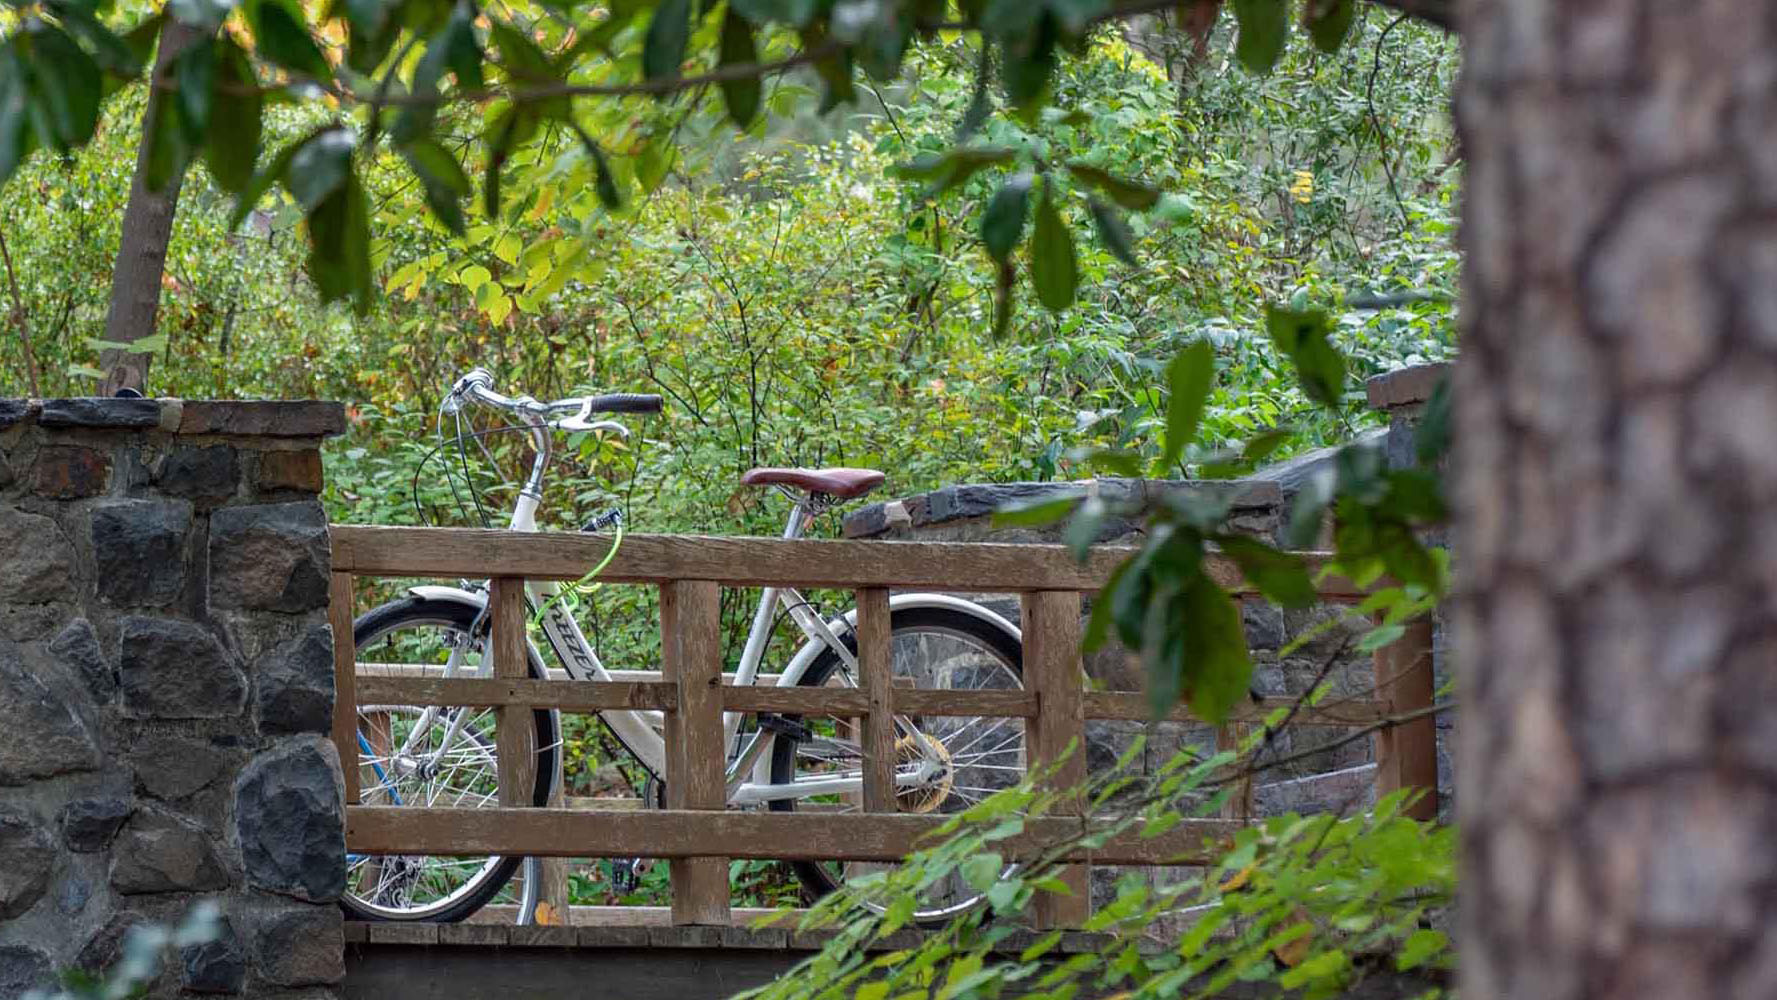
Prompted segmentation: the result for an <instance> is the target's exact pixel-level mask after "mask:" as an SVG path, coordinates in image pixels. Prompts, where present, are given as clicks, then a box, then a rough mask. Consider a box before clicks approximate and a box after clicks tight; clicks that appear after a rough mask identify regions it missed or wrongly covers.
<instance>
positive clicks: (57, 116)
mask: <svg viewBox="0 0 1777 1000" xmlns="http://www.w3.org/2000/svg"><path fill="white" fill-rule="evenodd" d="M18 37H19V38H20V39H22V40H23V42H24V43H25V44H26V45H27V46H28V51H29V52H30V60H31V72H30V80H31V83H32V88H31V90H32V92H33V95H34V97H35V98H36V101H35V103H37V104H38V106H39V108H40V109H41V110H42V111H43V112H45V113H46V115H45V117H46V118H47V120H48V124H49V128H50V133H49V135H48V138H49V140H50V143H51V145H53V146H55V147H56V148H57V149H63V150H65V149H72V148H74V147H76V146H83V145H85V144H86V143H87V142H88V141H89V140H91V139H92V137H93V130H94V129H95V128H97V126H98V123H99V99H100V97H102V96H103V92H104V80H103V79H102V76H103V74H102V72H101V71H100V69H99V64H98V63H96V62H94V61H93V58H92V57H91V56H89V55H87V54H86V52H85V51H84V50H82V49H81V48H80V46H78V45H75V44H74V40H73V39H71V38H69V37H68V36H67V35H65V34H63V33H62V32H61V31H59V30H57V29H55V28H52V27H50V26H49V25H47V24H44V23H43V22H41V21H39V22H35V24H32V25H28V26H27V27H26V28H25V30H24V31H23V32H21V34H20V35H19V36H18Z"/></svg>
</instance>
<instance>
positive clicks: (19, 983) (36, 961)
mask: <svg viewBox="0 0 1777 1000" xmlns="http://www.w3.org/2000/svg"><path fill="white" fill-rule="evenodd" d="M54 978H55V968H54V966H52V965H51V963H50V958H49V955H48V953H46V952H44V951H42V950H40V949H37V948H32V947H30V946H29V945H22V944H9V945H0V996H7V997H17V996H23V995H24V994H25V993H26V991H28V990H33V989H37V988H39V987H48V986H51V985H53V983H54Z"/></svg>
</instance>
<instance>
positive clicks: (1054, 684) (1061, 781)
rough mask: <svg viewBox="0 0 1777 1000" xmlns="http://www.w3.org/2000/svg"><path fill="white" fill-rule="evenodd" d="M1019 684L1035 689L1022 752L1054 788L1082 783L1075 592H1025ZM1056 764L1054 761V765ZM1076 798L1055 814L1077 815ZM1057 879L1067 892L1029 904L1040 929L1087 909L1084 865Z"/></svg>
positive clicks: (1069, 922) (1077, 917) (1081, 672)
mask: <svg viewBox="0 0 1777 1000" xmlns="http://www.w3.org/2000/svg"><path fill="white" fill-rule="evenodd" d="M1023 629H1024V684H1025V686H1026V687H1029V688H1032V689H1034V690H1035V691H1036V692H1037V706H1038V711H1037V716H1036V718H1035V719H1033V720H1031V721H1030V722H1029V723H1027V728H1026V732H1027V733H1028V734H1029V735H1028V736H1027V737H1026V747H1025V751H1026V753H1027V754H1029V756H1030V758H1031V761H1032V763H1033V765H1041V766H1046V765H1052V764H1054V765H1056V767H1055V770H1054V771H1053V772H1052V773H1051V774H1050V776H1049V778H1048V783H1049V787H1051V788H1054V789H1069V788H1078V787H1080V786H1082V785H1084V784H1085V783H1086V705H1085V697H1084V696H1085V691H1084V683H1085V676H1086V675H1085V669H1084V666H1083V664H1082V663H1081V661H1080V595H1079V594H1077V593H1073V592H1069V591H1057V590H1042V591H1036V592H1034V593H1027V594H1025V595H1024V617H1023ZM1058 762H1059V763H1058ZM1080 807H1081V803H1080V801H1079V799H1078V798H1069V799H1063V800H1062V801H1061V802H1059V803H1057V805H1056V807H1055V812H1056V813H1057V814H1059V815H1064V816H1065V815H1078V813H1079V811H1080ZM1058 875H1059V877H1060V879H1061V881H1062V882H1063V883H1065V884H1066V885H1067V886H1068V888H1069V889H1071V890H1072V894H1071V895H1060V894H1058V893H1040V894H1039V895H1038V896H1037V899H1036V904H1035V906H1034V908H1033V909H1034V911H1035V912H1034V916H1035V918H1036V920H1037V922H1038V923H1039V924H1040V925H1042V926H1045V927H1078V926H1080V925H1081V924H1083V923H1085V922H1086V918H1087V917H1088V916H1090V915H1091V912H1092V897H1091V893H1090V891H1089V888H1088V884H1089V881H1090V880H1089V878H1088V869H1087V866H1086V865H1083V864H1070V865H1064V866H1062V869H1061V871H1060V872H1059V873H1058Z"/></svg>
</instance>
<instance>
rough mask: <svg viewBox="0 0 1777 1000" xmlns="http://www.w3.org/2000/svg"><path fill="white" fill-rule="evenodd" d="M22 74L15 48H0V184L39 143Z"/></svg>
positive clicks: (10, 175)
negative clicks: (30, 114)
mask: <svg viewBox="0 0 1777 1000" xmlns="http://www.w3.org/2000/svg"><path fill="white" fill-rule="evenodd" d="M23 76H24V74H23V71H22V69H21V68H20V66H19V60H18V55H17V54H16V52H15V51H14V50H13V48H12V47H11V46H6V47H0V184H4V183H6V181H8V180H10V179H11V178H12V175H13V173H14V172H16V171H17V170H18V167H19V164H20V163H23V162H24V160H25V157H27V156H29V155H30V154H31V149H32V147H33V146H34V145H35V144H36V139H35V138H34V137H33V135H32V134H31V119H30V116H29V115H28V114H27V113H26V111H25V102H26V100H27V95H26V90H25V81H24V79H23Z"/></svg>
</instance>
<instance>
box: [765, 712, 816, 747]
mask: <svg viewBox="0 0 1777 1000" xmlns="http://www.w3.org/2000/svg"><path fill="white" fill-rule="evenodd" d="M759 728H760V729H768V730H770V731H772V732H774V733H776V734H778V735H779V736H788V737H789V738H790V739H793V740H795V741H796V742H798V743H807V742H808V741H809V740H812V739H814V731H813V730H811V729H809V728H808V727H807V726H805V725H803V724H802V723H800V722H797V721H795V720H794V719H787V718H785V717H783V716H781V715H773V714H771V713H769V712H762V713H760V715H759Z"/></svg>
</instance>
